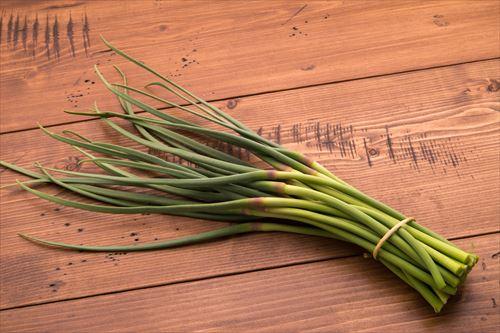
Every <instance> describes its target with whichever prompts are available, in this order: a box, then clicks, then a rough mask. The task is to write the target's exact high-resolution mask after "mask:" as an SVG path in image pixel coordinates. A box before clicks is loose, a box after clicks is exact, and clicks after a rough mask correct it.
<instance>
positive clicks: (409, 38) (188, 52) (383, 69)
mask: <svg viewBox="0 0 500 333" xmlns="http://www.w3.org/2000/svg"><path fill="white" fill-rule="evenodd" d="M499 5H500V3H499V2H498V1H467V2H465V1H460V2H456V1H432V2H426V1H404V2H403V1H383V2H378V1H360V0H352V1H348V0H346V1H311V2H306V3H304V2H302V1H252V2H246V1H231V2H227V1H220V2H212V1H211V2H210V3H207V4H203V5H200V3H199V2H198V1H182V2H176V1H175V2H174V1H125V2H117V1H50V2H47V1H37V2H35V1H3V2H2V4H1V5H0V7H1V11H2V24H1V27H0V30H1V32H2V34H1V40H0V48H1V52H0V63H1V69H0V74H1V75H0V84H1V93H2V98H0V110H1V112H0V131H1V132H8V131H18V130H22V129H27V128H33V127H34V124H35V123H36V121H39V122H41V123H43V124H44V125H54V124H60V123H64V122H68V121H73V120H75V118H70V117H69V116H67V115H65V114H62V113H61V110H62V109H64V108H69V109H82V108H85V107H89V106H91V105H92V103H93V102H94V100H97V101H98V102H99V104H100V105H101V106H102V107H108V106H109V105H111V104H113V103H114V100H113V99H112V98H110V97H109V95H108V94H107V93H106V92H105V89H104V88H103V87H102V86H101V85H99V84H98V83H97V82H96V81H97V79H96V77H95V75H94V74H93V72H92V65H93V64H99V65H101V67H104V68H105V70H106V73H108V74H110V73H111V71H110V69H109V67H110V66H109V64H110V63H111V62H110V61H111V60H113V63H114V62H115V60H116V59H114V58H116V57H113V55H112V54H111V53H109V52H105V51H106V49H105V48H104V47H103V45H102V43H100V41H99V38H98V36H99V34H103V35H104V36H106V38H108V39H109V40H111V41H112V42H114V43H115V44H116V45H118V46H120V47H121V48H123V49H125V50H126V51H127V52H130V53H131V54H133V55H135V56H137V57H139V58H140V59H141V60H142V61H145V62H146V63H148V64H149V65H151V66H153V67H155V68H157V69H158V70H159V71H161V72H163V73H165V74H168V75H170V76H172V77H173V78H174V79H178V80H179V81H180V82H181V83H182V84H185V85H186V86H187V87H188V88H190V89H192V90H193V91H195V92H196V93H198V94H200V95H201V96H204V97H205V98H208V99H210V100H213V99H223V98H229V97H234V96H241V95H248V94H256V93H262V92H266V91H275V90H280V89H289V88H294V87H303V86H307V85H315V84H321V83H326V82H335V81H342V80H349V79H354V78H362V77H367V76H375V75H382V74H388V73H394V72H402V71H409V70H416V69H423V68H428V67H434V66H442V65H449V64H456V63H463V62H470V61H475V60H482V59H488V58H493V57H498V56H499V54H500V52H499V47H498V33H499V27H500V21H499V20H500V18H499V16H498V15H497V14H498V12H499V10H500V7H499ZM138 17H140V18H141V19H140V20H138V19H137V18H138ZM193 22H196V24H193ZM116 63H117V64H120V65H121V64H123V61H121V60H118V61H116ZM124 69H125V70H126V71H127V73H129V75H130V78H131V81H132V83H133V84H135V85H138V86H140V85H142V84H143V83H144V82H145V80H146V79H149V78H148V77H147V76H146V75H145V74H144V73H142V72H140V71H138V70H137V69H136V68H132V67H130V66H124Z"/></svg>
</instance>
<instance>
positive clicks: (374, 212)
mask: <svg viewBox="0 0 500 333" xmlns="http://www.w3.org/2000/svg"><path fill="white" fill-rule="evenodd" d="M101 39H102V40H103V42H104V43H105V44H106V45H107V46H108V47H109V48H110V49H111V50H113V51H114V52H115V53H116V54H118V55H120V56H122V57H124V58H125V59H127V60H129V61H130V62H132V63H134V64H135V65H137V66H139V67H141V68H142V69H144V70H145V71H147V72H149V73H150V74H151V75H152V76H154V77H155V80H156V81H154V82H152V83H149V84H147V85H146V89H148V90H147V91H145V90H141V89H139V88H135V87H132V86H130V85H129V84H128V81H127V78H126V76H125V74H124V73H123V72H122V71H121V70H120V69H119V68H117V67H115V69H116V70H117V72H118V74H119V75H120V78H121V81H120V82H117V83H110V82H108V81H107V79H106V78H105V77H104V75H103V74H102V73H101V72H100V71H99V69H98V68H97V66H96V67H95V72H96V74H97V76H98V77H99V79H100V80H101V81H102V82H103V84H104V86H105V88H106V89H107V90H109V91H110V92H111V94H112V95H114V96H115V97H116V98H117V101H118V103H119V105H120V106H121V108H122V109H123V112H122V113H116V112H109V111H106V110H99V109H98V107H97V105H96V106H95V107H94V110H93V112H91V113H84V112H72V111H66V112H67V113H68V114H75V115H79V116H82V115H83V116H87V117H94V118H99V119H101V120H102V121H103V122H104V123H105V124H106V125H108V126H110V127H111V128H112V129H113V130H115V131H117V132H118V133H119V134H121V135H123V136H124V137H126V138H128V139H130V140H132V141H134V142H135V146H133V147H125V146H120V145H116V144H112V143H106V142H100V141H95V140H93V139H91V138H87V137H85V136H83V135H81V134H79V133H75V132H73V131H63V132H62V134H57V133H53V132H51V131H49V130H47V129H46V128H44V127H43V126H42V125H41V124H38V126H39V127H40V129H41V130H42V131H43V133H45V134H46V135H48V136H50V137H51V138H53V139H55V140H57V141H60V142H63V143H65V144H68V145H70V146H72V147H74V148H75V149H77V150H79V151H80V152H81V153H82V154H83V155H84V156H85V157H84V159H83V161H84V162H86V163H87V162H91V163H93V164H94V165H95V166H97V167H98V168H100V169H101V170H102V172H101V173H95V172H94V173H92V172H75V171H68V170H61V169H54V168H48V167H43V166H41V165H37V167H38V171H39V172H34V171H31V170H27V169H24V168H22V167H19V166H16V165H14V164H10V163H8V162H4V161H0V165H1V166H2V167H5V168H8V169H11V170H13V171H15V172H18V173H20V174H23V175H25V176H28V177H30V178H32V180H30V181H25V182H19V181H18V182H17V184H18V185H19V186H20V187H21V188H22V189H24V190H26V191H29V192H30V193H32V194H33V195H35V196H38V197H40V198H42V199H45V200H48V201H51V202H54V203H57V204H59V205H65V206H68V207H73V208H76V209H82V210H87V211H92V212H100V213H109V214H144V213H156V214H166V215H177V216H186V217H193V218H198V219H205V220H216V221H227V222H232V224H231V225H229V226H227V227H224V228H220V229H216V230H213V231H209V232H204V233H200V234H197V235H192V236H187V237H182V238H178V239H171V240H165V241H158V242H154V243H147V244H137V245H110V246H87V245H73V244H66V243H60V242H54V241H48V240H44V239H41V238H38V237H34V236H31V235H26V234H22V233H20V234H19V236H21V237H22V238H24V239H26V240H29V241H31V242H34V243H37V244H41V245H45V246H52V247H58V248H64V249H72V250H83V251H142V250H159V249H166V248H172V247H176V246H184V245H189V244H194V243H200V242H206V241H211V240H214V239H218V238H222V237H227V236H232V235H237V234H245V233H251V232H276V231H278V232H288V233H296V234H302V235H310V236H316V237H326V238H332V239H336V240H342V241H346V242H350V243H353V244H356V245H358V246H359V247H361V248H362V249H364V250H365V251H368V252H369V253H372V254H373V257H374V258H376V260H378V261H379V262H380V263H381V264H383V265H384V266H386V267H387V268H388V269H389V270H391V271H392V272H393V273H394V274H395V275H396V276H398V277H399V278H400V279H401V280H403V281H404V282H405V283H407V284H408V285H409V286H411V287H412V288H413V289H415V290H416V291H417V292H418V293H420V295H422V297H423V299H425V300H426V301H427V302H428V303H429V304H430V305H431V306H432V308H433V309H434V311H435V312H440V311H441V310H442V308H443V306H444V305H445V304H446V303H447V301H448V299H449V297H451V296H452V295H454V294H455V293H456V291H457V288H458V287H459V286H460V285H461V284H463V283H464V281H465V278H466V276H467V274H468V273H469V272H470V270H471V269H472V268H473V267H474V265H475V264H476V263H477V262H478V256H476V255H474V254H471V253H467V252H466V251H464V250H462V249H460V248H458V247H457V246H456V245H454V244H453V243H451V242H449V241H448V240H446V239H445V238H443V237H442V236H440V235H438V234H436V233H435V232H433V231H431V230H429V229H427V228H425V227H423V226H421V225H420V224H418V223H417V221H418V218H417V220H415V219H410V218H407V217H406V216H404V215H403V214H402V213H400V212H398V211H397V210H395V209H394V208H392V207H389V206H387V205H385V204H384V203H382V202H379V201H377V200H375V199H374V198H372V197H370V196H368V195H366V194H365V193H363V192H361V191H360V190H358V189H356V188H354V187H353V186H351V185H349V184H348V183H346V182H345V181H343V180H342V179H340V178H339V177H338V176H336V175H334V174H333V173H331V172H330V171H329V170H327V169H326V168H325V167H324V166H322V165H321V164H320V163H318V162H316V161H312V160H310V159H308V158H307V157H305V156H304V155H302V154H300V153H298V152H294V151H290V150H288V149H287V148H285V147H282V146H280V145H278V144H276V143H274V142H272V141H270V140H267V139H265V138H263V137H261V136H259V135H258V134H257V133H256V132H254V131H252V130H251V129H249V128H248V127H246V126H245V125H244V124H242V123H240V122H239V121H238V120H236V119H234V118H233V117H231V116H230V115H229V114H227V113H225V112H223V111H222V110H220V109H219V108H217V107H216V106H214V105H212V104H210V103H208V102H206V101H205V100H203V99H202V98H200V97H198V96H196V95H194V94H193V93H192V92H190V91H188V90H187V89H185V88H183V87H182V86H180V85H178V84H177V83H175V82H173V81H172V80H170V79H169V78H167V77H165V76H163V75H161V74H160V73H158V72H156V71H155V70H153V69H152V68H150V67H149V66H147V65H146V64H145V63H143V62H141V61H138V60H136V59H134V58H133V57H131V56H129V55H128V54H126V53H125V52H123V51H121V50H119V49H117V48H116V47H114V46H113V45H112V44H110V43H109V42H108V41H106V40H105V39H104V38H103V37H102V36H101ZM150 88H151V89H150ZM152 88H154V89H155V91H156V93H154V92H152ZM168 96H170V97H168ZM172 97H173V100H175V101H177V102H174V101H172V100H170V99H167V98H172ZM151 101H155V103H161V104H162V106H163V107H173V108H176V109H178V110H180V111H183V112H185V113H187V114H189V118H180V117H177V116H174V115H172V114H170V113H169V110H170V109H166V110H163V111H162V110H160V109H159V108H157V107H155V106H153V105H152V104H151V103H150V102H151ZM179 101H181V102H179ZM195 118H199V119H201V120H202V121H204V122H205V124H210V125H211V126H201V125H200V124H198V122H196V121H193V119H195ZM115 119H119V120H121V122H120V123H118V122H115V121H114V120H115ZM123 122H125V123H127V124H129V125H131V127H132V128H133V130H130V129H129V128H126V127H124V126H122V125H121V124H122V123H123ZM215 127H218V129H215ZM214 142H215V143H216V144H215V145H214V144H210V143H214ZM221 146H230V147H233V148H234V149H233V150H238V151H240V152H241V151H245V152H246V153H248V156H252V158H251V159H242V158H241V157H237V156H234V155H233V154H231V153H228V152H227V151H224V150H222V149H220V147H221ZM153 151H155V152H159V153H160V154H153V153H152V152H153ZM162 155H169V156H175V157H176V159H177V161H178V162H176V163H174V162H171V161H168V160H166V159H164V158H162V157H161V156H162ZM181 161H182V162H181ZM250 161H256V162H255V163H253V162H250ZM262 165H264V166H262ZM45 183H50V184H54V185H55V186H58V187H61V188H62V189H64V190H66V191H69V192H72V193H74V194H76V195H78V196H80V197H83V198H86V199H90V201H91V203H88V202H89V200H87V201H85V202H83V201H72V200H68V199H64V198H61V197H58V196H54V195H51V194H48V193H45V192H43V191H39V190H37V189H35V187H36V185H37V184H45ZM266 218H273V219H275V221H277V222H275V223H268V222H259V221H266Z"/></svg>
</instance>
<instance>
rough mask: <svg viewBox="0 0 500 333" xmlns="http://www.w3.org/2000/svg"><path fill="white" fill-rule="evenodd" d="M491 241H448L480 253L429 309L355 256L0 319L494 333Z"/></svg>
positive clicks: (29, 324) (14, 326)
mask: <svg viewBox="0 0 500 333" xmlns="http://www.w3.org/2000/svg"><path fill="white" fill-rule="evenodd" d="M498 240H499V239H498V234H497V235H487V236H481V237H473V238H467V239H464V240H460V241H459V242H458V244H459V245H460V246H462V247H463V248H466V249H468V250H471V251H475V252H476V253H477V254H479V255H480V256H481V261H480V263H479V265H478V266H479V267H478V268H477V269H475V270H474V271H473V272H472V273H471V274H470V276H469V277H468V280H467V284H466V286H465V290H463V291H461V294H460V295H459V296H457V297H456V298H454V299H453V300H452V301H451V303H453V304H449V307H448V308H447V309H445V311H444V312H443V313H441V314H440V315H439V316H436V315H434V314H432V313H431V311H430V309H428V308H427V306H426V305H424V304H423V301H422V299H420V297H419V296H418V295H417V294H416V293H415V292H413V291H412V290H411V289H410V288H409V287H407V286H406V285H404V284H403V282H401V281H399V280H397V278H395V277H394V276H392V275H391V274H390V273H389V272H387V271H386V270H385V269H384V268H382V266H381V265H380V264H377V263H376V262H374V261H372V260H366V259H363V257H361V256H357V257H351V258H345V259H337V260H328V261H323V262H318V263H310V264H305V265H298V266H291V267H285V268H278V269H272V270H264V271H259V272H253V273H248V274H238V275H233V276H227V277H221V278H215V279H209V280H203V281H196V282H192V283H185V284H175V285H172V286H164V287H158V288H148V289H143V290H136V291H131V292H126V293H117V294H111V295H104V296H97V297H91V298H85V299H79V300H73V301H67V302H57V303H54V304H45V305H40V306H35V307H27V308H22V309H13V310H7V311H3V312H1V313H0V323H1V325H2V327H3V328H4V329H5V330H6V331H9V332H11V331H12V332H13V331H15V332H56V331H57V332H89V331H100V332H111V331H113V332H116V331H127V332H130V331H140V332H163V331H174V332H195V331H196V332H249V331H252V332H381V331H384V332H424V331H425V332H443V331H447V330H449V331H453V332H485V333H486V332H497V329H498V325H499V324H500V321H499V316H498V305H497V302H498V301H499V299H500V289H499V286H498V275H499V274H500V270H499V259H498V256H499V251H500V245H499V241H498Z"/></svg>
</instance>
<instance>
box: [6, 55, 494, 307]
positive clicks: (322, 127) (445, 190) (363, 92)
mask: <svg viewBox="0 0 500 333" xmlns="http://www.w3.org/2000/svg"><path fill="white" fill-rule="evenodd" d="M497 75H498V61H485V62H479V63H474V64H468V65H460V66H452V67H447V68H441V69H434V70H426V71H419V72H415V73H409V74H400V75H392V76H387V77H380V78H372V79H364V80H359V81H352V82H344V83H339V84H332V85H325V86H320V87H313V88H307V89H300V90H295V91H286V92H280V93H274V94H266V95H261V96H253V97H248V98H242V99H239V100H229V101H223V102H221V103H219V104H220V105H221V106H222V107H225V108H226V109H227V108H228V107H230V108H232V109H230V111H231V112H232V113H233V114H234V115H235V116H236V117H237V118H238V119H240V120H242V121H244V122H245V123H247V124H248V125H249V126H251V127H252V128H256V129H259V127H261V129H260V132H262V134H263V135H264V136H268V137H270V138H272V139H275V140H277V141H280V142H282V143H284V144H285V145H286V146H288V147H290V148H293V149H297V150H299V151H303V152H305V153H306V154H307V155H308V156H310V157H312V158H315V159H318V160H320V161H321V162H323V163H324V164H325V165H326V166H327V167H328V168H330V169H331V170H333V171H334V172H336V173H337V174H338V175H339V176H341V177H343V178H344V179H346V180H347V181H349V182H350V183H352V184H353V185H355V186H357V187H358V188H360V189H362V190H364V191H366V192H367V193H369V194H372V195H374V196H375V197H376V198H378V199H381V200H383V201H385V202H387V203H388V204H390V205H392V206H394V207H396V208H397V209H400V210H401V211H403V212H405V213H406V214H408V215H411V216H415V217H417V219H418V221H419V222H421V223H422V224H424V225H426V226H428V227H430V228H432V229H434V230H435V231H437V232H439V233H442V234H443V235H444V236H446V237H463V236H468V235H474V234H480V233H486V232H492V231H498V216H499V208H498V201H497V198H498V197H499V186H498V184H499V175H498V162H497V151H498V150H497V147H498V142H499V140H498V139H499V130H498V121H499V114H498V109H499V103H498V96H499V92H498V90H497V89H498V88H495V87H497V86H495V83H494V82H497V81H494V79H493V78H495V77H497ZM270 110H272V112H270ZM305 114H307V117H304V115H305ZM63 128H68V129H73V130H77V131H80V132H81V133H84V134H86V135H88V136H90V137H93V138H95V139H98V140H105V141H108V140H110V141H112V142H116V143H122V144H129V143H128V142H127V141H125V140H123V139H119V138H117V136H116V135H115V134H114V133H113V132H112V131H111V130H110V129H107V128H105V127H104V126H103V125H102V126H101V125H99V124H98V123H96V122H94V121H89V122H83V123H79V124H72V125H68V126H59V127H56V128H53V130H54V131H61V130H62V129H63ZM341 133H342V134H341ZM387 133H389V137H388V136H387ZM365 144H366V149H365ZM0 145H1V149H2V158H3V159H5V160H7V161H14V162H16V163H18V164H20V165H22V166H25V167H31V163H32V162H33V161H40V162H41V163H42V164H44V165H47V166H54V165H55V166H57V167H62V168H74V167H75V161H77V160H78V158H81V156H79V155H78V154H77V153H76V152H75V151H72V150H71V149H70V148H68V147H66V146H64V145H62V144H57V143H54V141H52V140H51V139H49V138H47V137H45V136H43V135H42V133H41V132H40V131H25V132H19V133H12V134H8V135H2V136H1V137H0ZM349 147H351V148H352V155H351V149H349ZM368 156H369V157H370V162H368V160H367V157H368ZM17 177H18V176H17V175H15V174H13V173H11V172H3V173H1V178H0V180H1V182H2V183H3V184H5V183H9V182H13V181H14V179H15V178H17ZM0 194H1V197H0V200H1V201H2V206H1V213H2V214H1V216H2V223H1V233H0V240H1V242H0V261H1V267H0V270H1V273H2V274H1V277H0V278H1V284H2V288H1V297H0V300H1V306H2V307H3V308H8V307H13V306H20V305H24V304H33V303H39V302H46V301H53V300H61V299H66V298H72V297H81V296H85V295H92V294H96V293H106V292H112V291H117V290H124V289H130V288H137V287H141V286H152V285H158V284H163V283H174V282H178V281H183V280H192V279H199V278H203V277H207V276H214V275H217V274H229V273H234V272H242V271H247V270H253V269H260V268H265V267H275V266H279V265H287V264H291V263H297V262H304V261H312V260H320V259H325V258H332V257H338V256H345V255H348V254H353V253H356V251H355V250H354V248H352V247H346V246H345V244H339V243H338V242H332V241H325V240H319V239H315V238H314V239H313V238H305V237H293V236H286V235H278V234H272V235H254V236H249V237H241V238H234V239H229V240H225V241H222V242H216V243H212V244H205V245H200V246H194V247H188V248H183V249H176V250H172V251H160V252H152V253H142V254H141V253H134V254H128V255H124V256H119V255H111V256H109V255H105V254H83V253H73V252H64V251H55V250H52V249H45V248H40V247H38V246H35V245H33V244H30V243H27V242H26V241H24V240H22V239H20V238H19V237H18V236H17V235H16V234H17V233H18V232H21V231H22V232H26V233H31V234H34V235H38V236H42V237H46V238H49V239H60V240H65V241H68V242H74V243H85V244H114V243H121V244H127V243H134V240H135V238H138V239H139V240H138V242H146V241H152V240H153V239H154V238H155V237H158V238H160V239H163V238H171V237H175V236H180V235H185V234H190V233H194V232H196V231H201V230H207V229H210V228H212V227H215V224H210V223H207V222H201V221H194V220H188V219H179V218H172V217H164V216H153V215H150V216H131V217H124V216H108V215H101V214H93V213H85V212H80V211H76V210H73V209H69V208H62V209H61V208H60V207H55V206H54V205H52V204H49V203H46V202H43V201H41V200H38V199H34V198H33V197H32V196H30V195H27V194H26V193H22V192H19V191H2V192H1V193H0ZM66 224H68V226H66ZM79 229H83V230H82V231H81V232H78V230H79ZM132 233H139V236H136V235H132ZM131 235H132V236H131ZM207 262H209V264H207ZM70 263H71V264H70ZM57 268H59V269H57ZM125 271H126V278H123V276H124V272H125Z"/></svg>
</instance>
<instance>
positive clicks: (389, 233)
mask: <svg viewBox="0 0 500 333" xmlns="http://www.w3.org/2000/svg"><path fill="white" fill-rule="evenodd" d="M410 221H415V219H414V218H413V217H407V218H405V219H404V220H401V221H399V222H398V223H397V224H395V225H394V226H393V227H392V228H391V229H389V231H387V232H386V234H385V235H384V236H383V237H382V238H380V240H379V241H378V243H377V246H375V249H374V250H373V253H372V256H373V259H377V255H378V252H379V251H380V249H381V248H382V245H384V243H385V242H386V241H387V240H388V239H389V238H390V237H391V236H392V235H394V234H395V233H396V231H398V229H399V228H401V227H402V226H404V225H405V224H406V223H408V222H410Z"/></svg>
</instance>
